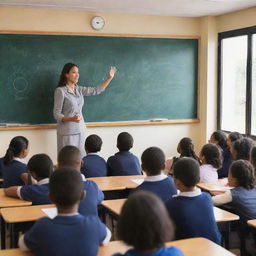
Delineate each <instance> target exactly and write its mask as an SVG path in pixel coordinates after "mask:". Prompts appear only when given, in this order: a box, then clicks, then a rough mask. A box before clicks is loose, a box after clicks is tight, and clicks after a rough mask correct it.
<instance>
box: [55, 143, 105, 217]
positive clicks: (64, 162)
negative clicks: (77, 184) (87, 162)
mask: <svg viewBox="0 0 256 256" xmlns="http://www.w3.org/2000/svg"><path fill="white" fill-rule="evenodd" d="M81 164H82V162H81V153H80V150H79V149H78V148H77V147H75V146H65V147H64V148H62V149H61V150H60V152H59V155H58V166H59V167H66V166H68V167H73V168H75V169H76V170H77V171H78V172H79V173H80V169H81ZM81 175H82V179H83V184H84V190H85V191H86V197H85V199H84V200H81V202H80V205H79V213H80V214H82V215H85V216H87V215H89V214H98V205H100V203H101V201H102V200H103V199H104V195H103V193H102V191H101V190H100V189H99V188H98V186H97V184H96V183H95V182H94V181H91V180H86V179H85V177H84V175H83V174H81Z"/></svg>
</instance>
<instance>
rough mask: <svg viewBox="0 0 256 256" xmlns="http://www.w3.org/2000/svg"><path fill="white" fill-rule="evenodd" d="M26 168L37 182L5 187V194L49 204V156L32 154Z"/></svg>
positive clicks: (51, 167) (51, 170) (50, 163)
mask: <svg viewBox="0 0 256 256" xmlns="http://www.w3.org/2000/svg"><path fill="white" fill-rule="evenodd" d="M28 170H29V173H30V174H31V176H32V177H33V178H34V179H35V180H36V181H37V183H36V184H35V185H25V186H13V187H9V188H5V189H4V192H5V195H7V196H11V197H17V198H20V199H22V200H27V201H31V202H32V204H33V205H38V204H50V203H51V202H50V199H49V197H48V194H49V177H50V176H51V174H52V172H53V162H52V160H51V158H50V157H49V156H48V155H46V154H37V155H34V156H32V157H31V158H30V159H29V161H28Z"/></svg>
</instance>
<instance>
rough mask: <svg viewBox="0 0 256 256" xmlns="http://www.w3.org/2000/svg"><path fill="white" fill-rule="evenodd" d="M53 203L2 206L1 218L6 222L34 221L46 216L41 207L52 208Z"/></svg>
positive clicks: (0, 210)
mask: <svg viewBox="0 0 256 256" xmlns="http://www.w3.org/2000/svg"><path fill="white" fill-rule="evenodd" d="M53 207H55V205H53V204H46V205H32V206H29V207H28V206H26V207H19V208H16V207H14V208H3V209H0V213H1V215H2V218H3V219H4V220H5V222H7V223H21V222H28V221H36V220H38V219H40V218H42V217H45V216H47V215H46V214H45V213H44V212H43V211H42V209H43V208H53Z"/></svg>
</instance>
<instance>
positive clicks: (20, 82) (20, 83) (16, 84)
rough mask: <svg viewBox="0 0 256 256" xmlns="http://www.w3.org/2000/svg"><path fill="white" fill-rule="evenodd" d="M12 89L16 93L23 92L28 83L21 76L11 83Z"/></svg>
mask: <svg viewBox="0 0 256 256" xmlns="http://www.w3.org/2000/svg"><path fill="white" fill-rule="evenodd" d="M13 88H14V89H15V90H16V91H17V92H24V91H26V90H27V88H28V81H27V80H26V78H24V77H22V76H19V77H16V78H15V79H14V81H13Z"/></svg>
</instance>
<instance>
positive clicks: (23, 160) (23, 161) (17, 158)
mask: <svg viewBox="0 0 256 256" xmlns="http://www.w3.org/2000/svg"><path fill="white" fill-rule="evenodd" d="M13 160H15V161H18V162H21V163H23V164H27V161H26V160H25V159H24V158H19V157H14V158H13Z"/></svg>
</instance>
